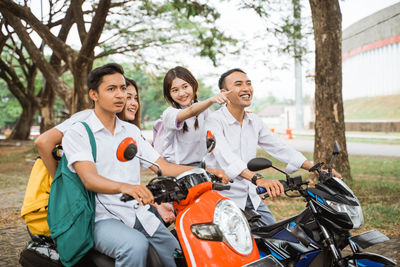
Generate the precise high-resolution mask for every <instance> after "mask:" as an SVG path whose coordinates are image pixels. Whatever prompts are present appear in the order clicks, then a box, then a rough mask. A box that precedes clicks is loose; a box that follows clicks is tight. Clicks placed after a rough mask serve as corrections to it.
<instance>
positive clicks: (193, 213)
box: [175, 187, 260, 267]
mask: <svg viewBox="0 0 400 267" xmlns="http://www.w3.org/2000/svg"><path fill="white" fill-rule="evenodd" d="M193 188H195V187H193ZM194 191H195V190H194ZM197 192H198V191H197ZM222 199H228V198H226V197H224V196H222V195H221V194H219V193H218V192H216V191H212V190H209V191H207V192H205V193H203V194H202V195H201V196H200V197H198V198H197V199H196V200H194V201H192V202H191V204H190V205H189V206H187V207H186V209H184V210H182V212H181V213H179V214H178V217H177V218H176V221H175V225H176V230H177V233H178V238H179V242H180V244H181V247H182V250H183V252H184V254H185V258H186V262H187V264H188V266H202V267H203V266H219V267H220V266H229V267H235V266H242V265H245V264H247V263H250V262H253V261H256V260H258V259H259V258H260V255H259V252H258V248H257V246H256V243H255V241H254V239H253V250H252V252H251V253H250V254H249V255H243V254H239V253H238V252H237V251H235V250H234V249H233V248H231V247H230V246H229V245H228V244H227V243H226V242H224V241H222V242H220V241H208V240H200V239H198V238H197V237H196V236H195V235H194V234H193V233H192V231H191V229H190V227H191V225H193V224H199V223H211V222H212V221H213V217H214V210H215V206H216V205H217V203H218V202H219V201H221V200H222Z"/></svg>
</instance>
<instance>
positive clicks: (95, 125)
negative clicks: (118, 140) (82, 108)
mask: <svg viewBox="0 0 400 267" xmlns="http://www.w3.org/2000/svg"><path fill="white" fill-rule="evenodd" d="M88 123H89V125H90V128H91V130H92V132H98V131H101V130H102V129H105V127H104V125H103V123H102V122H101V121H100V119H99V118H98V117H97V116H96V113H95V112H94V110H93V111H92V114H90V116H89V118H88ZM123 128H125V127H124V124H123V123H122V121H121V120H120V119H119V118H118V117H117V116H115V131H114V135H115V134H116V133H119V132H121V131H122V129H123Z"/></svg>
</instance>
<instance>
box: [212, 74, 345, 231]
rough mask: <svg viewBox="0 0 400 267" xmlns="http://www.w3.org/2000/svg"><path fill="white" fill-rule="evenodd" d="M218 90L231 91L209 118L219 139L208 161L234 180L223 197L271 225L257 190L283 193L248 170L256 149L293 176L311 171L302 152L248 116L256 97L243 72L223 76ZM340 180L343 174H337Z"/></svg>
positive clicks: (273, 182) (275, 194)
mask: <svg viewBox="0 0 400 267" xmlns="http://www.w3.org/2000/svg"><path fill="white" fill-rule="evenodd" d="M218 85H219V88H220V90H221V91H222V92H224V91H232V93H230V94H229V95H228V96H227V97H228V99H229V102H228V103H227V105H226V106H224V107H222V108H221V109H219V110H218V111H215V112H213V113H212V114H210V115H209V116H208V118H207V120H206V125H205V128H206V129H207V130H211V132H212V133H213V134H214V136H215V139H216V141H217V142H216V147H215V149H214V150H213V152H212V153H210V154H209V156H208V157H207V160H206V163H207V166H208V167H210V168H221V169H223V170H224V171H225V172H226V174H227V175H228V176H229V178H231V179H233V181H234V182H233V183H232V184H230V185H231V189H230V190H225V191H222V192H221V193H222V194H224V195H225V196H227V197H229V198H231V199H232V200H233V201H234V202H235V203H236V204H237V205H238V206H239V207H240V208H241V209H243V210H244V209H245V207H248V208H252V209H254V210H257V212H258V213H260V215H261V222H262V223H263V224H265V225H269V224H272V223H274V222H275V219H274V217H273V215H272V214H271V212H270V211H269V209H268V208H267V206H266V205H265V204H264V203H263V202H262V201H261V199H260V197H259V196H258V195H257V193H256V186H260V187H265V188H266V190H267V193H268V195H270V196H271V197H273V198H275V197H279V196H281V195H282V194H283V193H284V189H283V186H282V184H281V183H280V182H279V181H278V180H265V179H262V178H263V176H262V175H260V174H257V173H254V172H252V171H250V170H249V169H247V162H248V161H249V160H251V159H252V158H255V157H256V152H257V147H261V148H262V149H264V150H265V151H266V152H268V153H269V154H270V155H271V156H273V157H275V158H276V159H278V160H280V161H282V162H285V163H286V164H287V167H286V171H287V172H289V173H292V172H294V171H296V170H298V169H299V168H303V169H305V170H308V169H310V168H311V167H312V164H311V162H309V161H308V160H307V159H306V158H305V157H304V156H303V155H302V154H301V153H300V152H298V151H296V150H294V149H292V148H291V147H289V146H288V145H286V144H285V143H284V142H283V141H282V140H280V139H279V138H277V137H276V136H275V135H273V134H272V133H271V132H270V130H269V128H268V127H267V126H266V125H265V124H264V123H263V122H262V120H261V118H260V117H258V116H257V115H256V114H253V113H248V112H246V111H245V108H246V107H248V106H250V104H251V99H252V97H253V87H252V85H251V80H250V79H249V78H248V77H247V75H246V73H245V72H244V71H243V70H241V69H231V70H229V71H227V72H225V73H224V74H222V75H221V77H220V79H219V83H218ZM334 174H336V176H337V177H338V175H339V176H340V174H338V173H336V172H335V173H334Z"/></svg>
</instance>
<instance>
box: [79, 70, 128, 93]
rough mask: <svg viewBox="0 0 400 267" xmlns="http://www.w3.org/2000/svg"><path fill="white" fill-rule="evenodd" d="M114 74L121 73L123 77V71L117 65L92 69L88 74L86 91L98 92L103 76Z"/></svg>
mask: <svg viewBox="0 0 400 267" xmlns="http://www.w3.org/2000/svg"><path fill="white" fill-rule="evenodd" d="M114 73H121V74H122V75H124V69H123V68H122V67H121V65H119V64H117V63H109V64H105V65H103V66H101V67H98V68H95V69H93V70H92V71H91V72H89V75H88V79H87V87H88V91H90V90H95V91H96V92H98V91H99V85H100V84H101V82H102V81H103V76H105V75H110V74H114Z"/></svg>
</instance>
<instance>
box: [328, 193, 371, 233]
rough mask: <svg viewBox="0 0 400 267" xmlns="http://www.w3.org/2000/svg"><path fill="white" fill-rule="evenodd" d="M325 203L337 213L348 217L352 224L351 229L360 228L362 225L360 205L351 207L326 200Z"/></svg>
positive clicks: (362, 217)
mask: <svg viewBox="0 0 400 267" xmlns="http://www.w3.org/2000/svg"><path fill="white" fill-rule="evenodd" d="M326 203H327V204H328V205H329V206H330V207H331V208H332V209H334V210H336V211H337V212H343V213H346V214H347V215H349V217H350V219H351V222H352V223H353V228H360V227H361V226H362V225H363V224H364V216H363V212H362V209H361V206H360V204H359V205H358V206H351V205H346V204H343V203H337V202H335V201H330V200H326Z"/></svg>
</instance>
